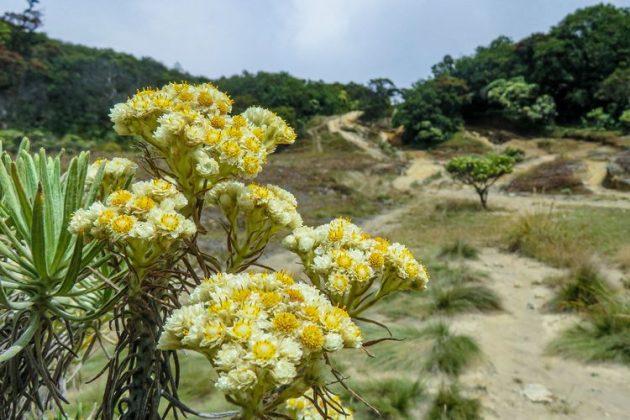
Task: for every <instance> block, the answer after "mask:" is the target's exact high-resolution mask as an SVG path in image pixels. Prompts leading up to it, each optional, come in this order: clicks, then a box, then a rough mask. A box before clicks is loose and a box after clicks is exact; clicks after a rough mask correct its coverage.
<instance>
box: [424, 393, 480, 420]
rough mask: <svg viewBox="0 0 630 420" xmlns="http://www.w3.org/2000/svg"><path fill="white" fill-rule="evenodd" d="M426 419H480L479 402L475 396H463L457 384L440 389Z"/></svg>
mask: <svg viewBox="0 0 630 420" xmlns="http://www.w3.org/2000/svg"><path fill="white" fill-rule="evenodd" d="M426 419H427V420H476V419H481V402H480V401H479V400H478V399H476V398H465V397H464V396H462V394H461V393H460V391H459V389H458V387H457V386H455V385H452V386H450V387H448V388H442V389H440V392H438V394H437V396H436V397H435V400H434V401H433V404H432V405H431V409H430V410H429V412H428V413H427V416H426Z"/></svg>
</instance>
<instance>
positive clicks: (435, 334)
mask: <svg viewBox="0 0 630 420" xmlns="http://www.w3.org/2000/svg"><path fill="white" fill-rule="evenodd" d="M420 336H421V337H422V338H424V339H428V340H432V344H431V348H430V350H429V353H428V356H427V359H426V361H425V363H424V367H425V369H426V370H427V371H428V372H433V373H443V374H446V375H449V376H458V375H459V374H461V373H462V372H463V371H464V370H465V369H466V368H468V367H469V366H470V365H471V364H472V363H473V362H475V361H476V360H478V359H479V358H480V357H481V350H480V349H479V346H478V345H477V343H476V342H475V340H473V339H472V338H470V337H468V336H465V335H456V334H453V333H452V332H451V330H450V328H449V326H448V325H447V324H445V323H444V322H437V323H435V324H433V325H430V326H429V327H427V328H425V329H424V330H422V331H421V332H420Z"/></svg>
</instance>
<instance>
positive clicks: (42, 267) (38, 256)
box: [31, 184, 49, 280]
mask: <svg viewBox="0 0 630 420" xmlns="http://www.w3.org/2000/svg"><path fill="white" fill-rule="evenodd" d="M44 207H45V198H44V192H43V190H42V186H41V184H40V186H39V188H38V189H37V194H35V202H34V203H33V224H32V226H31V250H32V252H33V264H34V265H35V269H36V270H37V272H38V273H39V275H40V276H41V277H42V279H44V280H48V279H49V274H48V266H47V264H46V235H47V229H46V226H45V224H46V219H45V217H44V213H45V208H44Z"/></svg>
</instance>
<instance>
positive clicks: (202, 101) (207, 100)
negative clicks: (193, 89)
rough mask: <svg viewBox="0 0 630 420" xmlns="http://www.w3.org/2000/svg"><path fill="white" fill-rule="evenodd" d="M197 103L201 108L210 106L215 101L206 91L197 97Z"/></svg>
mask: <svg viewBox="0 0 630 420" xmlns="http://www.w3.org/2000/svg"><path fill="white" fill-rule="evenodd" d="M197 103H198V104H199V105H201V106H210V105H212V104H213V103H214V99H212V95H210V94H209V93H208V92H205V91H204V92H200V93H199V96H197Z"/></svg>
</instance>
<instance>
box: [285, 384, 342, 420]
mask: <svg viewBox="0 0 630 420" xmlns="http://www.w3.org/2000/svg"><path fill="white" fill-rule="evenodd" d="M307 396H308V398H307ZM330 400H331V401H324V400H323V399H321V398H318V399H317V405H318V407H319V410H318V409H317V407H315V404H313V392H312V391H310V390H309V391H308V392H307V393H306V394H305V396H302V397H299V398H290V399H288V400H287V402H286V404H285V405H286V408H287V411H288V412H289V416H290V417H291V418H292V419H295V420H321V419H323V418H324V417H323V416H322V415H321V413H320V412H324V413H325V414H326V416H327V418H328V419H332V420H352V419H354V416H353V415H352V411H351V410H350V409H348V408H345V407H344V406H343V405H342V404H341V399H340V398H339V397H338V396H337V395H334V394H333V395H332V396H331V397H330Z"/></svg>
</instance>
